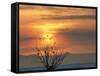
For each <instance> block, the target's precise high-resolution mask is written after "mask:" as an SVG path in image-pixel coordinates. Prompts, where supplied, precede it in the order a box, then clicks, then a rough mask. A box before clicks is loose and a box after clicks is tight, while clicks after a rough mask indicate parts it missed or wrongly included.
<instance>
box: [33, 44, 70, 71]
mask: <svg viewBox="0 0 100 76" xmlns="http://www.w3.org/2000/svg"><path fill="white" fill-rule="evenodd" d="M55 44H56V43H54V45H53V46H49V45H47V46H45V47H42V48H35V49H34V50H35V51H36V52H37V53H36V57H37V58H38V59H39V61H40V63H41V64H42V65H43V66H44V67H45V68H46V69H47V70H48V71H53V70H55V69H56V68H57V67H58V66H59V65H60V64H61V63H62V62H63V60H64V58H65V57H66V56H67V55H68V52H65V51H64V50H63V49H57V48H56V47H55Z"/></svg>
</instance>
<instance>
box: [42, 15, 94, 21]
mask: <svg viewBox="0 0 100 76" xmlns="http://www.w3.org/2000/svg"><path fill="white" fill-rule="evenodd" d="M95 18H96V16H95V15H76V16H51V17H48V18H43V19H50V20H51V19H52V20H62V19H95Z"/></svg>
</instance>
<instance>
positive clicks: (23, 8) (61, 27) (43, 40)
mask: <svg viewBox="0 0 100 76" xmlns="http://www.w3.org/2000/svg"><path fill="white" fill-rule="evenodd" d="M95 16H96V10H95V9H89V8H74V7H56V6H36V5H20V6H19V27H20V54H21V55H31V54H32V53H33V51H32V48H35V47H40V46H41V47H42V46H43V45H46V44H49V45H52V44H53V42H56V46H57V47H58V48H59V49H66V50H67V51H69V52H71V53H95V52H96V51H95V49H96V47H95V43H96V42H95V31H96V30H95V29H96V19H95ZM47 37H49V38H51V41H49V39H48V38H47Z"/></svg>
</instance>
